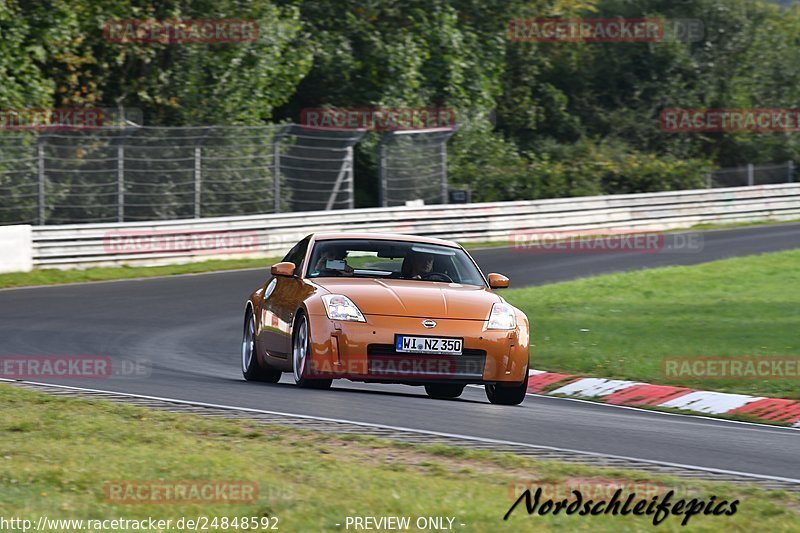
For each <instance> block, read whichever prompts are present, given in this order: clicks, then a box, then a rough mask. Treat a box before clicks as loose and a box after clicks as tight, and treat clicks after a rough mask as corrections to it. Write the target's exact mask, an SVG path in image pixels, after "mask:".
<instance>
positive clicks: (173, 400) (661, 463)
mask: <svg viewBox="0 0 800 533" xmlns="http://www.w3.org/2000/svg"><path fill="white" fill-rule="evenodd" d="M2 381H5V382H12V383H13V382H19V383H27V384H30V385H41V386H46V387H56V388H62V389H70V390H78V391H85V392H102V393H106V394H116V395H118V396H127V397H129V398H142V399H145V400H157V401H164V402H170V403H178V404H184V405H196V406H199V407H213V408H217V409H226V410H231V411H244V412H249V413H261V414H269V415H278V416H291V417H295V418H302V419H306V420H321V421H324V422H336V423H343V424H352V425H357V426H363V427H372V428H379V429H390V430H395V431H403V432H407V433H418V434H423V435H433V436H438V437H451V438H458V439H464V440H471V441H475V442H484V443H487V444H502V445H509V446H521V447H524V448H531V449H538V450H551V451H556V452H568V453H575V454H580V455H588V456H592V457H599V458H608V459H620V460H625V461H635V462H640V463H646V464H653V465H657V466H667V467H672V468H683V469H686V470H697V471H701V472H709V473H714V474H725V475H735V476H741V477H746V478H751V479H760V480H766V481H783V482H787V483H798V484H800V479H792V478H785V477H779V476H768V475H764V474H751V473H747V472H738V471H735V470H724V469H720V468H710V467H704V466H696V465H686V464H681V463H671V462H667V461H655V460H651V459H639V458H636V457H628V456H624V455H612V454H604V453H598V452H588V451H583V450H573V449H569V448H557V447H555V446H543V445H538V444H527V443H524V442H514V441H506V440H499V439H489V438H485V437H472V436H469V435H460V434H458V433H444V432H439V431H429V430H425V429H413V428H406V427H402V426H389V425H384V424H372V423H369V422H356V421H353V420H344V419H338V418H327V417H321V416H313V415H300V414H293V413H281V412H279V411H267V410H263V409H253V408H251V407H235V406H231V405H219V404H213V403H205V402H195V401H189V400H179V399H177V398H162V397H158V396H146V395H143V394H130V393H126V392H115V391H108V390H101V389H88V388H83V387H71V386H69V385H54V384H51V383H38V382H35V381H21V380H12V379H2ZM628 468H631V469H635V468H636V467H628ZM666 475H669V474H666ZM712 481H713V480H712Z"/></svg>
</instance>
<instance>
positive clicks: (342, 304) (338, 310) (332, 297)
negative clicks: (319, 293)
mask: <svg viewBox="0 0 800 533" xmlns="http://www.w3.org/2000/svg"><path fill="white" fill-rule="evenodd" d="M322 301H323V302H324V303H325V313H326V314H327V315H328V318H330V319H331V320H349V321H351V322H366V320H365V319H364V315H362V314H361V311H359V309H358V307H356V304H354V303H353V302H352V301H351V300H350V298H348V297H347V296H343V295H341V294H326V295H325V296H323V297H322Z"/></svg>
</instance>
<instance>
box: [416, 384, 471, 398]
mask: <svg viewBox="0 0 800 533" xmlns="http://www.w3.org/2000/svg"><path fill="white" fill-rule="evenodd" d="M425 392H426V393H428V396H430V397H431V398H440V399H450V398H458V397H459V396H461V393H462V392H464V385H454V384H451V383H434V384H431V385H425Z"/></svg>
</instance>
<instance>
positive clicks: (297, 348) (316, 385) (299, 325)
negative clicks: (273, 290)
mask: <svg viewBox="0 0 800 533" xmlns="http://www.w3.org/2000/svg"><path fill="white" fill-rule="evenodd" d="M310 342H311V334H310V332H309V328H308V319H307V318H306V315H305V314H304V313H302V312H300V311H299V312H298V313H297V318H295V321H294V329H293V330H292V373H293V374H294V382H295V384H296V385H297V386H298V387H303V388H304V389H321V390H324V389H330V388H331V384H332V383H333V380H332V379H308V378H306V377H304V375H305V374H307V373H308V372H307V370H306V365H307V364H308V357H307V356H308V354H309V353H310V349H309V348H310V346H309V345H310Z"/></svg>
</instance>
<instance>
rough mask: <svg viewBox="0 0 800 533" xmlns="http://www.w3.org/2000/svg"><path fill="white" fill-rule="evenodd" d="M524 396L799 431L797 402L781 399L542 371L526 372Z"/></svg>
mask: <svg viewBox="0 0 800 533" xmlns="http://www.w3.org/2000/svg"><path fill="white" fill-rule="evenodd" d="M545 390H547V392H545ZM528 392H530V393H535V394H547V395H562V396H574V397H580V398H595V399H600V400H602V401H604V402H605V403H608V404H611V405H626V406H631V407H640V406H658V407H673V408H675V409H683V410H685V411H694V412H696V413H703V414H713V415H721V414H726V415H736V414H741V415H748V416H751V417H755V418H760V419H762V420H766V421H770V422H782V423H788V424H792V425H793V426H794V427H799V428H800V402H798V401H795V400H785V399H781V398H764V397H762V396H749V395H747V394H729V393H725V392H709V391H698V390H692V389H687V388H684V387H672V386H670V385H651V384H649V383H640V382H638V381H625V380H621V379H604V378H582V377H580V376H574V375H571V374H561V373H558V372H545V371H543V370H531V371H530V377H529V378H528Z"/></svg>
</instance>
